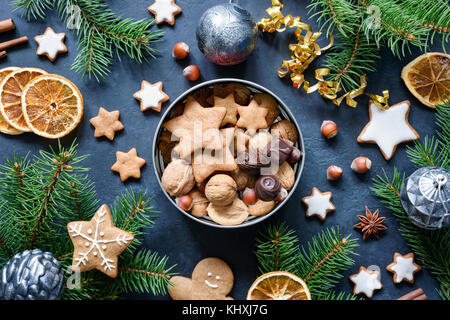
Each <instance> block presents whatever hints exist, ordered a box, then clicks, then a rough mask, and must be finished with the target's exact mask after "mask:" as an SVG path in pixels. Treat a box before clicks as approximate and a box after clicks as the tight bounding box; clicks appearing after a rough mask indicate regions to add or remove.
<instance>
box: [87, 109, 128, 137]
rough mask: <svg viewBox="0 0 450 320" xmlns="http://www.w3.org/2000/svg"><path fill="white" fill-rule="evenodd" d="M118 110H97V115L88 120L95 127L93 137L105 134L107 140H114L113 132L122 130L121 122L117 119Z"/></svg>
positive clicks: (118, 115)
mask: <svg viewBox="0 0 450 320" xmlns="http://www.w3.org/2000/svg"><path fill="white" fill-rule="evenodd" d="M119 117H120V111H118V110H116V111H111V112H108V111H107V110H106V109H104V108H100V109H99V110H98V115H97V116H96V117H94V118H92V119H91V120H89V122H90V123H91V124H92V125H93V126H94V128H95V133H94V135H95V137H96V138H100V137H103V136H105V137H106V138H108V139H109V140H111V141H112V140H114V136H115V133H116V132H117V131H120V130H123V128H124V127H123V124H122V122H120V121H119Z"/></svg>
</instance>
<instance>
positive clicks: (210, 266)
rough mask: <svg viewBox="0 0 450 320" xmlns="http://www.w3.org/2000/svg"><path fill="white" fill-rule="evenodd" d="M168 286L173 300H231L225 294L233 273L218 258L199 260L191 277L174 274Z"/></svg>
mask: <svg viewBox="0 0 450 320" xmlns="http://www.w3.org/2000/svg"><path fill="white" fill-rule="evenodd" d="M170 281H171V282H172V283H173V286H169V287H168V291H169V295H170V297H171V298H172V299H173V300H233V298H231V297H228V296H227V295H228V294H229V293H230V292H231V289H233V284H234V275H233V271H231V268H230V267H229V266H228V265H227V264H226V263H225V261H223V260H221V259H219V258H206V259H203V260H201V261H200V262H199V263H198V264H197V265H196V266H195V268H194V271H193V272H192V279H191V278H186V277H181V276H175V277H172V278H170Z"/></svg>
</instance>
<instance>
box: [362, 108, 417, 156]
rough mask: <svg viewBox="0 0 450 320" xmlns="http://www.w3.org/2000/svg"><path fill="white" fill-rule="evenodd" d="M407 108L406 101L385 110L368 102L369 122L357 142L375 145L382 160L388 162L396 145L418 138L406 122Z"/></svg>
mask: <svg viewBox="0 0 450 320" xmlns="http://www.w3.org/2000/svg"><path fill="white" fill-rule="evenodd" d="M409 108H410V103H409V101H408V100H405V101H402V102H399V103H397V104H395V105H393V106H391V107H390V108H389V109H387V110H382V109H380V108H378V107H377V106H376V104H375V103H373V102H372V101H370V102H369V117H370V121H369V123H367V125H366V126H365V127H364V129H363V130H362V131H361V133H360V135H359V137H358V139H357V141H358V142H360V143H376V144H377V145H378V147H379V148H380V151H381V153H382V154H383V156H384V158H385V159H386V160H389V159H390V158H392V156H393V155H394V152H395V149H396V148H397V145H399V144H400V143H402V142H408V141H413V140H417V139H419V138H420V136H419V134H418V133H417V132H416V130H414V128H413V127H411V125H410V124H409V122H408V115H409Z"/></svg>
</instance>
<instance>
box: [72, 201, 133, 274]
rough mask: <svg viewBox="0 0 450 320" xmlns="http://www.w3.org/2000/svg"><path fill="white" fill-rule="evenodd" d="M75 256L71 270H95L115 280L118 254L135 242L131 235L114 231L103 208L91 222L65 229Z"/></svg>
mask: <svg viewBox="0 0 450 320" xmlns="http://www.w3.org/2000/svg"><path fill="white" fill-rule="evenodd" d="M67 230H68V232H69V236H70V239H71V240H72V243H73V247H74V252H73V260H72V270H73V271H75V272H84V271H89V270H92V269H97V270H99V271H101V272H103V273H105V274H106V275H107V276H109V277H111V278H115V277H117V273H118V260H119V254H121V253H122V251H124V250H125V249H126V248H127V247H128V246H129V245H130V244H131V242H132V241H133V240H134V236H133V234H132V233H129V232H126V231H123V230H121V229H119V228H116V227H115V226H114V224H113V219H112V216H111V212H110V211H109V208H108V206H107V205H106V204H104V205H102V206H101V207H100V208H99V209H98V210H97V212H96V213H95V215H94V217H93V218H92V219H91V221H74V222H70V223H69V224H68V225H67Z"/></svg>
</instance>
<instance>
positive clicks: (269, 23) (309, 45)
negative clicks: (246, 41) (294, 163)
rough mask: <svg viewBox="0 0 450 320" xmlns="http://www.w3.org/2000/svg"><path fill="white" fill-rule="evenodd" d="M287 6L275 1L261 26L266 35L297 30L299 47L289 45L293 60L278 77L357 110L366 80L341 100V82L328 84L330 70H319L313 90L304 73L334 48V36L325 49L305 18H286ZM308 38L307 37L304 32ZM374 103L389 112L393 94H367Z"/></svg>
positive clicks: (279, 70)
mask: <svg viewBox="0 0 450 320" xmlns="http://www.w3.org/2000/svg"><path fill="white" fill-rule="evenodd" d="M282 9H283V3H282V1H281V0H272V7H270V8H268V9H267V10H266V12H267V13H268V14H269V16H270V18H263V19H261V20H260V21H259V22H258V23H257V25H258V28H259V30H261V31H262V32H269V33H273V32H275V31H277V32H284V31H285V30H286V29H287V28H296V30H295V33H294V34H295V37H296V38H297V43H291V44H289V51H290V53H291V54H290V56H291V59H290V60H283V61H282V63H281V67H280V68H278V76H279V77H280V78H284V77H286V76H287V75H289V74H290V78H291V81H292V86H293V87H294V88H300V87H301V86H302V84H303V89H304V90H305V92H306V93H312V92H315V91H317V92H318V93H319V94H320V95H321V96H322V97H323V98H325V99H329V100H332V101H333V103H334V104H335V105H337V106H340V104H341V103H342V101H343V100H344V99H345V102H346V104H347V105H348V106H350V107H353V108H355V107H356V106H357V104H358V103H357V102H356V101H355V100H354V99H355V98H356V97H358V96H360V95H362V94H364V91H365V88H366V87H367V80H366V76H365V75H362V76H361V77H360V86H359V88H357V89H354V90H351V91H349V92H347V93H345V94H344V95H342V96H340V97H338V93H339V92H340V91H341V90H342V88H341V86H340V85H339V82H338V81H330V80H325V78H324V77H325V76H327V75H328V74H330V69H328V68H319V69H316V70H315V79H316V80H317V83H316V84H315V85H313V86H310V84H309V82H308V81H307V80H305V76H304V74H303V73H304V72H305V70H306V69H307V68H308V67H309V65H310V64H311V62H313V61H314V60H315V59H316V58H317V57H318V56H319V55H321V54H322V52H324V51H326V50H328V49H329V48H331V46H332V45H333V42H334V38H333V35H332V34H330V35H329V37H330V43H329V44H328V45H327V46H325V47H323V48H321V47H320V46H319V45H318V44H317V43H316V40H317V39H318V38H319V37H320V35H321V34H322V32H313V31H312V28H311V26H310V25H308V24H306V23H303V22H302V18H301V17H293V16H292V15H290V14H289V15H287V16H284V15H283V14H282V12H281V11H282ZM304 31H305V34H304V35H303V32H304ZM365 94H366V95H368V96H369V97H370V98H372V100H373V102H374V103H375V104H376V105H377V106H378V107H379V108H381V109H383V110H386V109H387V108H389V105H388V99H389V91H388V90H385V91H383V96H378V95H375V94H372V93H365Z"/></svg>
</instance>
